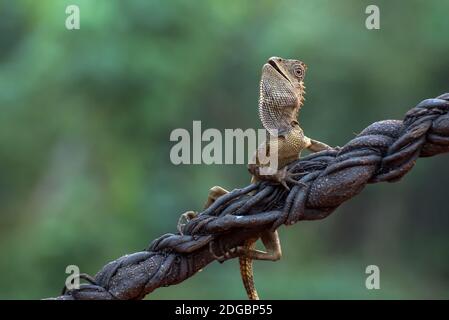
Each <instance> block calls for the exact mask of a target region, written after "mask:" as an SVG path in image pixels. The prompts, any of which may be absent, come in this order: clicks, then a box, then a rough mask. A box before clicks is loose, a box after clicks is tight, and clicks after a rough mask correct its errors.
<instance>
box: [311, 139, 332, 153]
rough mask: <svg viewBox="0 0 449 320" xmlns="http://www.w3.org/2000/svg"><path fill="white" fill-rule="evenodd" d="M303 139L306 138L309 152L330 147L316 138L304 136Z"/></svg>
mask: <svg viewBox="0 0 449 320" xmlns="http://www.w3.org/2000/svg"><path fill="white" fill-rule="evenodd" d="M304 139H305V140H306V143H307V145H306V148H307V149H308V150H309V151H311V152H319V151H323V150H329V149H332V148H331V147H330V146H328V145H327V144H325V143H323V142H320V141H318V140H314V139H310V138H307V137H304Z"/></svg>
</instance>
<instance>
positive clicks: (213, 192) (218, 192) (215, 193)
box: [204, 186, 229, 209]
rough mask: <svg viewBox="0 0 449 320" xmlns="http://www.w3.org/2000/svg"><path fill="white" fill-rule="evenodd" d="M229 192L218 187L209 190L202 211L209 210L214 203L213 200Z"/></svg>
mask: <svg viewBox="0 0 449 320" xmlns="http://www.w3.org/2000/svg"><path fill="white" fill-rule="evenodd" d="M228 192H229V191H228V190H226V189H224V188H222V187H220V186H214V187H212V188H210V190H209V195H208V196H207V200H206V203H205V204H204V209H207V208H209V207H210V206H211V205H212V203H214V201H215V200H217V199H218V198H220V197H221V196H223V195H225V194H226V193H228Z"/></svg>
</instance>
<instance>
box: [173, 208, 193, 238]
mask: <svg viewBox="0 0 449 320" xmlns="http://www.w3.org/2000/svg"><path fill="white" fill-rule="evenodd" d="M197 215H198V213H197V212H195V211H186V212H184V213H183V214H181V215H180V216H179V219H178V225H177V229H178V232H179V234H180V235H183V234H184V233H183V229H184V226H185V225H186V224H187V222H189V221H190V220H192V219H193V218H195V217H196V216H197Z"/></svg>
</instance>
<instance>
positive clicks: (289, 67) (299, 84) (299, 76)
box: [266, 57, 307, 89]
mask: <svg viewBox="0 0 449 320" xmlns="http://www.w3.org/2000/svg"><path fill="white" fill-rule="evenodd" d="M266 65H267V66H266V67H268V68H270V67H271V68H273V69H275V70H276V72H278V73H279V74H280V75H281V76H283V77H284V78H285V79H287V80H288V81H289V82H290V83H291V84H292V86H293V87H294V88H301V89H303V86H304V76H305V74H306V70H307V65H306V64H305V63H304V62H302V61H299V60H293V59H283V58H279V57H271V58H270V59H268V62H267V63H266Z"/></svg>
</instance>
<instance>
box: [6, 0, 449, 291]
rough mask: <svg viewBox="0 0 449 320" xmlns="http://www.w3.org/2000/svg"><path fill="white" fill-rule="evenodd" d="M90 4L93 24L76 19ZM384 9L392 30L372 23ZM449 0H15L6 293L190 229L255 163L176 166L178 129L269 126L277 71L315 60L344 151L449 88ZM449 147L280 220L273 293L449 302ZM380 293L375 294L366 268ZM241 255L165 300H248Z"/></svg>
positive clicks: (312, 122)
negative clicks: (334, 201)
mask: <svg viewBox="0 0 449 320" xmlns="http://www.w3.org/2000/svg"><path fill="white" fill-rule="evenodd" d="M69 4H77V5H79V7H80V10H81V29H80V30H77V31H68V30H66V28H65V19H66V14H65V8H66V6H67V5H69ZM368 4H377V5H378V6H379V7H380V13H381V29H380V30H375V31H370V30H367V29H366V28H365V19H366V17H367V15H366V14H365V8H366V6H367V5H368ZM448 12H449V3H448V1H360V0H353V1H330V0H319V1H299V0H294V1H163V0H160V1H153V0H151V1H148V0H142V1H137V0H132V1H126V2H125V1H118V0H115V1H112V0H96V1H88V0H86V1H78V0H58V1H57V0H41V1H34V0H28V1H27V0H21V1H19V0H18V1H12V0H2V1H0V221H1V223H0V253H1V256H0V298H3V299H39V298H44V297H49V296H56V295H58V294H59V292H60V290H61V287H62V285H63V283H64V280H65V277H66V276H67V275H66V274H65V268H66V266H67V265H69V264H76V265H78V266H79V267H80V268H81V271H82V272H86V273H90V274H95V273H96V272H97V271H98V270H99V269H100V268H101V267H102V266H103V265H104V264H105V263H106V262H108V261H110V260H113V259H115V258H117V257H119V256H121V255H124V254H126V253H131V252H135V251H139V250H142V249H143V248H145V247H146V246H147V245H148V243H149V242H150V241H151V240H152V239H154V238H156V237H158V236H159V235H161V234H163V233H166V232H173V231H175V226H176V222H177V219H178V216H179V214H181V213H182V212H184V211H186V210H190V209H200V208H201V206H202V205H203V202H204V200H205V198H206V195H207V191H208V189H209V188H210V187H211V186H213V185H215V184H219V185H221V186H223V187H226V188H228V189H232V188H235V187H242V186H245V185H247V184H248V182H249V175H248V174H247V171H246V167H245V166H244V165H210V166H208V165H181V166H175V165H172V164H171V163H170V159H169V151H170V148H171V147H172V146H173V143H171V142H170V141H169V135H170V132H171V131H172V130H173V129H175V128H186V129H188V130H189V131H190V130H191V127H192V121H193V120H201V121H202V124H203V128H219V129H223V128H243V129H246V128H261V124H260V122H259V120H258V117H257V99H258V82H259V77H260V69H261V66H262V64H263V63H264V62H265V61H266V59H267V58H268V57H270V56H273V55H278V56H283V57H291V58H300V59H301V60H303V61H305V62H306V63H307V64H308V66H309V69H308V74H307V76H306V85H307V89H308V90H307V96H306V97H307V101H306V105H305V107H304V108H303V110H302V112H301V115H300V122H301V124H302V126H303V128H304V129H305V132H306V133H307V134H308V135H309V136H311V137H313V138H315V139H319V140H321V141H325V142H327V143H328V144H331V145H343V144H345V142H346V141H348V140H349V139H351V138H352V137H354V135H355V134H356V133H357V132H360V131H361V130H362V129H363V128H365V127H366V126H367V125H369V124H370V123H372V122H374V121H378V120H382V119H401V118H402V117H403V115H404V113H405V112H406V111H407V110H408V109H409V108H411V107H413V106H414V105H415V104H416V103H418V102H419V101H421V100H422V99H425V98H430V97H434V96H437V95H439V94H441V93H444V92H448V91H449V19H448V16H447V13H448ZM448 160H449V158H448V155H441V156H438V157H435V158H429V159H421V160H419V161H418V162H417V165H416V166H415V168H414V170H413V171H412V172H411V173H410V174H408V175H407V176H406V177H405V178H404V179H403V180H402V181H401V182H399V183H395V184H385V183H384V184H379V185H370V186H368V187H367V188H366V189H365V190H364V191H363V192H362V193H361V194H360V195H359V196H357V197H356V198H355V199H353V200H352V201H350V202H348V203H346V204H344V205H342V206H341V207H340V208H339V209H338V210H337V211H336V212H335V213H334V214H332V215H331V216H329V217H328V218H327V219H325V220H322V221H315V222H304V223H298V224H296V225H295V226H293V227H289V228H285V227H282V228H281V229H280V235H281V240H282V245H283V252H284V256H283V259H282V260H281V261H279V262H276V263H270V262H255V279H256V283H257V286H258V289H259V293H260V295H261V296H262V297H263V298H272V299H282V298H287V299H312V298H324V299H328V298H336V299H355V298H366V299H378V298H387V299H402V298H449V234H448V232H447V230H448V227H449V208H448V204H449V203H448V182H449V166H448ZM370 264H375V265H378V266H379V267H380V271H381V289H380V290H371V291H369V290H367V289H366V288H365V285H364V284H365V278H366V276H367V275H366V274H365V268H366V266H367V265H370ZM237 266H238V263H237V261H229V262H226V263H224V264H223V265H220V264H218V263H213V264H212V265H210V266H208V267H207V268H206V269H204V270H203V271H202V272H200V273H199V274H197V275H195V276H194V277H192V278H191V279H189V280H187V281H185V282H184V283H182V284H179V285H177V286H173V287H168V288H162V289H158V290H156V291H155V292H154V293H153V294H152V295H151V296H150V297H151V298H152V299H176V298H192V299H201V298H202V299H209V298H210V299H240V298H245V292H244V289H243V287H242V284H241V280H240V277H239V272H238V267H237Z"/></svg>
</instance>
